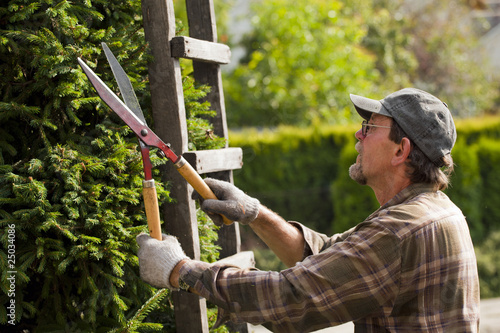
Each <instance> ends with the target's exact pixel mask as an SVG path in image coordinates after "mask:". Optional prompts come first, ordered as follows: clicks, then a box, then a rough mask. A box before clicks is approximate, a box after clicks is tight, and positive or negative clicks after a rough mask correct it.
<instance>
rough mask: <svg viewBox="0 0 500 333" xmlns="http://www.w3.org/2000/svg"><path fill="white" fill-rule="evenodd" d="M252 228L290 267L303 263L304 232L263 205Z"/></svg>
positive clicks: (251, 224) (251, 225)
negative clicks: (299, 262)
mask: <svg viewBox="0 0 500 333" xmlns="http://www.w3.org/2000/svg"><path fill="white" fill-rule="evenodd" d="M250 227H251V228H252V230H253V231H254V232H255V233H256V234H257V236H259V237H260V239H262V240H263V241H264V243H266V244H267V246H269V248H270V249H271V250H272V251H273V252H274V253H275V254H276V255H277V256H278V258H280V259H281V261H283V263H285V265H287V266H288V267H292V266H294V265H295V263H297V262H298V261H302V259H303V254H304V244H305V240H304V236H303V235H302V232H301V231H300V230H299V229H297V228H296V227H294V226H293V225H291V224H290V223H288V222H287V221H285V219H283V218H282V217H281V216H279V215H278V214H276V213H274V212H273V211H271V210H270V209H269V208H267V207H264V206H262V205H261V206H260V210H259V214H258V215H257V218H256V219H255V220H254V221H253V222H252V223H250Z"/></svg>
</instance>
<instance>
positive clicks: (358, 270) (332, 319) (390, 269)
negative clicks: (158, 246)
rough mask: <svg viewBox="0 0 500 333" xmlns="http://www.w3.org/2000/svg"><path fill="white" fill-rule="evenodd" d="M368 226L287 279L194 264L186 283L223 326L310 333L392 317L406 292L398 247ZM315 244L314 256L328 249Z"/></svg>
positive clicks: (185, 270) (187, 268)
mask: <svg viewBox="0 0 500 333" xmlns="http://www.w3.org/2000/svg"><path fill="white" fill-rule="evenodd" d="M363 225H364V226H362V227H359V228H357V229H356V230H355V231H352V232H351V233H350V234H349V235H348V236H347V237H346V238H345V239H342V237H341V236H337V237H334V238H333V239H328V238H326V239H324V243H323V244H330V243H329V242H333V244H331V246H329V247H327V248H326V249H324V250H322V251H321V252H319V253H317V254H313V255H310V256H308V257H307V258H305V259H304V260H303V261H302V262H299V263H297V264H296V265H295V266H294V267H291V268H289V269H287V270H284V271H281V272H264V271H259V270H256V269H240V268H238V267H235V266H229V265H223V264H217V263H216V264H207V263H203V262H198V261H188V262H187V263H186V264H184V265H183V267H182V268H181V271H180V275H181V279H182V280H183V281H185V282H186V283H187V284H189V285H190V286H191V287H193V289H194V290H195V291H196V292H197V293H198V294H199V295H200V296H203V297H205V298H207V299H208V300H209V301H210V302H212V303H213V304H215V305H217V306H218V307H219V315H218V321H217V325H219V324H221V323H223V322H225V321H227V320H231V321H233V322H249V323H252V324H256V325H258V324H262V325H264V326H266V327H267V328H269V329H271V330H273V331H274V332H296V331H300V332H305V331H312V330H317V329H320V328H323V327H326V326H335V325H338V324H341V323H345V322H349V321H352V320H356V319H359V318H363V317H366V316H370V315H381V314H382V313H385V314H388V313H390V311H391V309H392V305H393V304H392V302H393V299H394V295H396V293H397V291H398V285H399V275H400V266H401V253H400V246H399V241H398V239H397V237H396V236H395V235H394V234H392V233H391V232H389V231H387V230H386V229H385V228H383V227H382V226H381V224H377V223H363ZM306 233H308V231H306V232H305V234H306ZM342 235H343V236H346V235H344V234H342ZM315 237H316V236H314V237H313V238H315ZM320 238H322V239H323V237H320ZM315 239H316V238H315ZM315 244H316V243H315V242H314V241H313V248H312V249H311V250H312V251H316V250H317V249H318V248H324V246H320V245H315Z"/></svg>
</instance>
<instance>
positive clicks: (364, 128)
mask: <svg viewBox="0 0 500 333" xmlns="http://www.w3.org/2000/svg"><path fill="white" fill-rule="evenodd" d="M368 127H380V128H392V126H382V125H374V124H370V123H368V120H363V122H362V123H361V134H362V135H363V136H366V135H367V134H368Z"/></svg>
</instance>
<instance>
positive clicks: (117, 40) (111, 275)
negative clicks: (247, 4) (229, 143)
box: [0, 0, 224, 332]
mask: <svg viewBox="0 0 500 333" xmlns="http://www.w3.org/2000/svg"><path fill="white" fill-rule="evenodd" d="M140 13H141V8H140V2H139V1H133V0H125V1H111V2H109V1H103V0H95V1H92V0H88V1H80V2H69V1H66V0H62V1H52V0H44V1H36V0H11V1H9V4H8V5H7V6H4V7H1V8H0V73H1V75H0V91H1V95H0V123H1V125H2V126H1V128H0V228H1V229H0V242H1V243H2V250H1V251H0V271H1V272H2V273H1V275H0V288H1V289H2V293H1V294H0V303H1V304H2V306H1V307H0V325H6V322H7V319H8V318H7V313H6V310H5V309H6V304H7V302H9V301H10V300H9V298H8V296H7V292H8V291H9V288H10V284H9V283H8V281H7V277H8V276H7V271H12V270H15V271H16V272H17V273H16V290H15V301H16V318H15V321H16V323H17V325H16V328H19V329H26V330H29V331H40V332H43V331H55V330H59V331H60V330H65V331H86V332H90V331H92V332H99V331H107V330H109V329H112V328H117V327H119V328H122V329H126V330H128V331H130V332H132V331H135V330H137V331H141V330H144V329H154V328H158V327H160V326H163V329H164V330H172V329H174V327H175V325H174V323H173V311H172V304H171V303H170V300H169V295H167V294H166V293H165V292H161V291H159V292H157V291H156V290H155V289H154V288H152V287H150V286H149V285H147V284H145V283H143V282H142V280H141V279H140V278H139V276H138V262H137V257H136V251H137V245H136V242H135V236H136V235H137V234H138V233H139V232H141V231H146V230H147V227H146V225H147V224H146V220H145V214H144V207H143V204H142V198H141V192H142V174H143V171H142V162H141V156H140V154H139V152H138V149H137V148H138V147H137V139H136V138H135V136H133V135H132V133H131V131H130V130H129V129H128V127H126V126H125V125H124V124H123V122H122V121H121V120H119V119H118V118H117V117H116V116H115V115H114V114H113V112H111V111H110V110H109V108H108V107H107V106H105V105H104V103H103V102H102V101H101V100H100V98H98V97H97V95H96V93H95V91H94V89H93V87H92V86H91V84H90V83H89V81H88V80H87V78H86V76H85V75H84V74H83V72H82V71H81V70H80V68H79V67H78V64H77V61H76V59H77V57H82V58H83V59H84V60H85V61H86V62H87V63H88V64H89V66H90V67H92V68H93V69H94V71H95V72H96V73H98V74H99V75H100V76H101V78H102V79H103V81H104V82H106V83H107V84H108V85H109V86H110V87H111V89H113V90H115V91H118V89H117V86H116V82H115V80H114V78H113V76H112V72H111V70H110V69H109V66H108V65H107V61H106V59H105V57H104V55H103V54H102V49H101V45H100V44H101V42H103V41H104V42H106V43H107V44H108V46H109V47H110V48H111V49H112V50H113V53H114V54H115V55H116V57H117V58H118V60H119V62H120V63H121V64H122V66H123V67H124V68H126V70H127V73H128V74H129V76H130V78H131V81H132V84H133V86H134V89H135V90H136V92H137V94H138V97H139V102H140V104H141V105H142V107H143V109H144V110H145V111H147V110H149V109H150V108H151V102H150V96H149V87H148V84H149V81H148V77H147V61H148V59H149V56H148V55H147V53H146V51H147V47H146V44H145V41H144V33H143V30H142V17H141V15H140ZM185 83H186V84H185V87H184V88H185V96H186V101H187V103H186V109H187V110H186V111H187V113H188V119H189V123H188V130H189V138H190V147H191V148H193V149H206V148H217V147H220V146H222V145H224V140H222V139H219V138H216V137H213V138H208V137H207V133H210V131H211V126H210V125H209V123H208V121H207V120H206V118H207V117H210V116H211V114H212V113H213V112H211V111H209V105H208V104H206V103H205V104H200V103H197V102H196V100H197V99H198V98H200V97H203V96H204V95H205V94H206V92H207V88H206V87H195V86H194V84H193V82H192V79H191V78H188V77H186V78H185ZM145 116H146V118H147V119H148V122H149V123H150V124H151V123H152V121H151V119H150V118H151V117H150V114H149V113H146V115H145ZM202 118H203V119H202ZM151 159H152V161H153V164H154V166H155V167H158V166H159V165H160V164H162V163H165V161H163V160H160V159H159V158H158V157H156V155H155V154H151ZM154 173H155V178H157V192H158V194H159V199H160V200H161V201H162V202H168V201H170V198H169V192H168V191H167V190H166V184H162V183H161V182H158V179H159V174H158V169H157V168H155V169H154ZM201 220H202V222H201V223H200V238H201V240H202V257H203V258H204V259H205V260H207V261H214V260H215V259H216V258H217V247H216V246H215V245H214V242H215V240H216V237H217V236H216V233H215V232H214V231H213V230H211V229H210V230H209V227H208V225H207V224H208V223H209V222H208V219H206V218H205V219H201ZM10 226H12V227H13V228H14V230H15V247H16V253H15V255H16V258H15V259H16V262H15V269H12V268H11V267H8V266H7V265H8V264H9V262H8V261H7V252H6V251H7V250H6V249H7V245H8V244H9V243H8V240H9V239H8V230H9V229H10ZM160 298H165V299H164V300H163V301H162V302H160ZM148 299H149V301H146V300H148ZM144 301H146V303H144ZM154 309H157V310H154ZM153 310H154V311H153ZM145 321H146V323H145ZM153 321H154V322H156V323H161V325H155V324H151V323H150V322H153ZM0 327H7V326H0ZM0 330H2V329H0ZM122 331H123V330H122Z"/></svg>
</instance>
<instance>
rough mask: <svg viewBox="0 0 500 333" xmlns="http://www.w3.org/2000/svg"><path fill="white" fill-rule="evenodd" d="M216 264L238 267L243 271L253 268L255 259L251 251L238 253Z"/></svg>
mask: <svg viewBox="0 0 500 333" xmlns="http://www.w3.org/2000/svg"><path fill="white" fill-rule="evenodd" d="M217 262H218V263H223V264H230V265H234V266H238V267H239V268H243V269H245V268H252V267H255V257H254V254H253V252H252V251H242V252H238V253H236V254H233V255H232V256H229V257H226V258H224V259H221V260H218V261H217Z"/></svg>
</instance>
